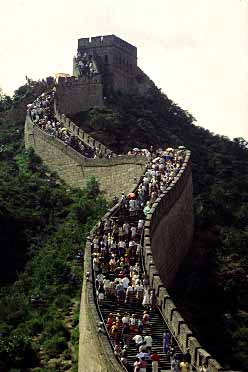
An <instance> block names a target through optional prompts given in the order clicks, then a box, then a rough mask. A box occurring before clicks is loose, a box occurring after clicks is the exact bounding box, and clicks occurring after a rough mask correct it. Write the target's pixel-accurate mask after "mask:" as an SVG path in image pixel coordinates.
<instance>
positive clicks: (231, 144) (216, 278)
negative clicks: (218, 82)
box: [72, 88, 248, 370]
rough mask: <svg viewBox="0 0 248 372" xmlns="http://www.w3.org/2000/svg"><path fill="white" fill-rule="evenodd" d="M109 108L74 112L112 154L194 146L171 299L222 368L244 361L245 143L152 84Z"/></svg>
mask: <svg viewBox="0 0 248 372" xmlns="http://www.w3.org/2000/svg"><path fill="white" fill-rule="evenodd" d="M106 105H107V107H106V109H104V110H99V109H92V110H90V111H89V112H87V113H85V112H84V113H79V114H77V115H76V116H74V117H72V119H73V121H74V122H75V123H77V124H78V125H79V126H81V127H82V128H83V129H84V130H86V131H88V132H89V133H90V134H91V135H92V136H93V137H95V138H96V139H98V140H99V141H101V142H103V143H104V144H105V145H107V146H109V147H110V148H111V149H112V150H113V151H115V152H117V153H122V152H127V151H128V150H130V149H132V148H133V147H138V148H143V147H144V148H146V147H147V146H150V145H153V146H154V147H160V146H161V147H163V148H164V147H168V146H169V147H174V146H178V145H184V146H186V147H187V148H188V149H190V150H191V152H192V163H193V183H194V210H195V236H194V242H193V246H192V250H191V253H190V255H189V257H188V258H187V259H186V260H185V262H184V263H183V265H182V267H181V270H180V273H179V275H178V277H177V279H176V282H175V285H174V288H173V298H174V297H175V299H176V303H177V305H178V307H179V309H180V311H181V312H182V314H183V316H184V317H185V319H186V320H187V321H188V322H189V323H190V325H191V328H192V329H193V331H194V333H195V334H196V335H197V338H198V339H199V340H200V341H201V342H202V344H203V345H204V347H205V348H206V349H207V350H208V351H209V352H210V353H212V354H213V355H214V356H215V357H216V358H217V359H218V360H219V361H220V362H221V363H222V364H223V365H224V366H225V367H226V368H233V369H234V370H237V369H242V370H246V369H247V363H248V328H247V326H248V308H247V304H248V277H247V272H248V256H247V248H248V219H247V216H248V148H247V142H246V141H245V140H243V139H241V138H237V139H235V140H234V141H230V140H229V139H228V138H227V137H224V136H219V135H214V134H213V133H211V132H209V131H208V130H206V129H203V128H202V127H199V126H196V125H194V118H193V117H192V116H191V115H190V114H189V113H188V112H185V111H183V110H182V109H181V108H180V107H178V106H177V105H176V104H174V103H173V102H172V101H171V100H169V99H168V97H167V96H165V95H163V94H161V92H160V91H159V90H158V89H157V88H154V89H152V90H151V91H150V93H149V94H148V95H147V96H146V97H139V96H128V95H123V94H115V95H113V96H112V97H109V98H108V99H107V100H106Z"/></svg>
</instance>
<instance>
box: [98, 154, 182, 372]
mask: <svg viewBox="0 0 248 372" xmlns="http://www.w3.org/2000/svg"><path fill="white" fill-rule="evenodd" d="M148 152H149V157H150V161H148V164H147V167H146V171H145V174H144V176H143V178H142V181H141V182H140V184H139V186H138V187H137V190H136V191H135V193H130V194H128V195H125V194H124V193H122V195H121V198H120V201H119V205H120V208H119V210H118V215H116V216H115V215H113V216H112V217H110V218H105V219H103V220H101V221H100V222H99V226H98V228H97V230H96V231H97V232H96V233H95V235H94V236H93V237H92V243H91V247H92V265H93V272H94V278H95V289H96V296H97V301H98V304H99V306H100V308H101V307H102V306H103V305H104V300H105V299H110V300H111V301H113V303H116V307H117V308H118V306H119V305H122V304H128V305H129V306H128V309H129V311H127V312H124V313H120V312H114V311H112V312H111V313H109V314H108V317H107V320H106V329H107V332H108V334H109V336H110V338H111V341H112V343H113V345H114V352H115V354H116V355H117V356H118V357H119V358H120V360H121V361H122V363H123V364H124V365H125V366H126V367H127V369H128V370H130V366H129V365H128V353H129V347H130V345H133V346H134V345H135V347H136V349H137V356H136V357H137V358H136V360H135V362H134V365H133V368H132V371H134V372H138V371H139V372H146V371H147V366H149V365H152V371H153V372H157V371H158V368H159V360H160V356H159V355H158V354H157V353H156V351H155V350H153V338H152V328H151V323H150V318H151V317H152V314H153V312H154V310H155V309H156V294H155V291H154V289H153V288H151V286H150V284H149V279H148V276H147V275H146V274H145V272H144V270H143V267H142V260H141V257H142V245H141V241H142V240H141V234H142V230H143V226H144V222H145V218H146V216H147V214H148V213H150V211H151V207H152V204H153V203H154V202H155V200H156V199H157V197H158V196H159V195H160V194H161V193H162V192H163V191H165V190H166V188H167V187H168V185H169V184H170V182H171V181H172V180H173V179H174V177H175V176H176V175H177V174H178V172H179V170H180V168H181V166H182V163H183V161H184V156H185V148H182V147H181V149H170V148H169V149H166V150H165V151H162V150H156V151H154V150H153V148H152V147H151V148H150V149H149V150H147V153H148ZM130 307H131V309H132V308H133V309H137V308H143V310H142V315H141V316H137V314H135V313H133V314H132V312H130ZM161 344H163V351H164V352H166V353H168V355H170V357H171V368H172V370H173V371H174V372H177V371H178V370H179V368H180V369H181V371H182V372H187V371H186V370H185V369H183V367H184V364H183V363H185V368H186V369H188V364H189V362H188V360H182V361H180V362H179V361H178V360H177V358H176V355H175V352H174V344H173V339H172V338H171V335H170V333H168V332H165V333H164V336H163V339H161Z"/></svg>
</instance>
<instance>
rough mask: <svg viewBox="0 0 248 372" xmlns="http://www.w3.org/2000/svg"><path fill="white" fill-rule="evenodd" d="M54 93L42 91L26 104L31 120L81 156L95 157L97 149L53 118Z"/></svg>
mask: <svg viewBox="0 0 248 372" xmlns="http://www.w3.org/2000/svg"><path fill="white" fill-rule="evenodd" d="M54 95H55V91H51V92H49V93H43V94H41V96H39V97H38V98H36V100H35V101H34V102H33V103H31V104H28V105H27V113H28V114H29V115H30V117H31V120H32V122H33V123H34V124H35V125H37V126H38V127H39V128H40V129H42V130H43V131H45V132H46V133H47V134H49V135H51V136H54V137H57V138H58V139H60V140H61V141H63V142H64V143H65V144H66V145H68V146H71V147H72V148H73V149H75V150H76V151H78V152H79V153H80V154H82V155H83V156H85V157H87V158H93V157H97V155H98V153H99V151H98V149H95V148H94V149H93V148H91V147H89V146H88V145H86V144H85V143H84V142H83V141H81V140H80V139H79V138H78V137H76V136H74V135H73V134H72V133H71V132H70V131H69V130H68V129H67V128H65V127H64V126H63V124H62V123H61V122H60V121H59V120H57V119H56V118H55V116H54V108H53V107H54Z"/></svg>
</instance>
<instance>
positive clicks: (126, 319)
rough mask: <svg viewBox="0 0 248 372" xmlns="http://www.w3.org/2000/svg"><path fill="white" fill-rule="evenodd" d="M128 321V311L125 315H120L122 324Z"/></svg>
mask: <svg viewBox="0 0 248 372" xmlns="http://www.w3.org/2000/svg"><path fill="white" fill-rule="evenodd" d="M129 322H130V318H129V315H128V313H125V315H124V316H123V317H122V323H123V325H124V324H129Z"/></svg>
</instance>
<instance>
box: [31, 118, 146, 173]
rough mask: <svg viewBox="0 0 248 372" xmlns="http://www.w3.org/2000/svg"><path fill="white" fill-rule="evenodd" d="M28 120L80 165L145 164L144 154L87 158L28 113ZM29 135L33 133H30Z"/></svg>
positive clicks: (44, 137) (44, 138) (35, 129)
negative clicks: (48, 131) (52, 133)
mask: <svg viewBox="0 0 248 372" xmlns="http://www.w3.org/2000/svg"><path fill="white" fill-rule="evenodd" d="M26 122H27V123H28V124H29V126H30V125H32V130H33V134H34V132H35V131H37V132H39V136H42V137H43V140H44V141H45V142H49V143H52V144H53V145H54V146H56V147H58V148H59V149H60V150H62V151H63V152H65V153H66V154H68V155H70V156H71V157H72V158H73V159H75V160H76V161H78V163H79V165H81V166H83V167H111V166H116V165H120V164H123V165H124V164H139V165H145V164H146V159H145V157H143V156H128V155H120V156H116V157H113V158H109V159H104V158H101V159H100V158H92V159H89V158H86V157H84V156H83V155H82V154H80V153H79V152H77V151H76V150H74V149H73V148H72V147H71V146H68V145H66V144H65V143H64V142H63V141H61V140H60V139H58V138H57V137H54V136H52V135H49V134H48V133H46V132H45V131H43V130H42V129H40V128H39V127H38V126H37V125H35V124H34V123H33V122H32V120H31V118H30V116H29V115H27V117H26ZM29 135H31V134H30V133H29Z"/></svg>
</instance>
